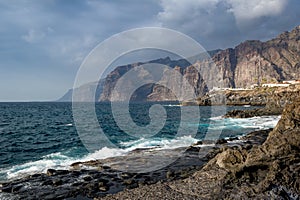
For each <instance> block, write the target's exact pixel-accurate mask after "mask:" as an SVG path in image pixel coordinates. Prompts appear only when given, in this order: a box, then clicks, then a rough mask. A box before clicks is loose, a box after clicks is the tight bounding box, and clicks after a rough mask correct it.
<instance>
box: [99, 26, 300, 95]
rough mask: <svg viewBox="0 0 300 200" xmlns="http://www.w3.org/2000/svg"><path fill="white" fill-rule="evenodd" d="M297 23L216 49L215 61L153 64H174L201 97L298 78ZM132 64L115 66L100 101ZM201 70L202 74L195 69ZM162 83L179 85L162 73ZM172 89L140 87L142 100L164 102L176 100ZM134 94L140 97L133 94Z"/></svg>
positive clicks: (298, 43)
mask: <svg viewBox="0 0 300 200" xmlns="http://www.w3.org/2000/svg"><path fill="white" fill-rule="evenodd" d="M299 38H300V26H298V27H296V28H295V29H294V30H292V31H291V32H284V33H282V34H281V35H279V36H278V37H276V38H274V39H272V40H269V41H266V42H261V41H256V40H252V41H246V42H243V43H241V44H239V45H238V46H236V47H235V48H234V49H232V48H229V49H226V50H222V51H216V52H214V54H211V55H212V60H213V62H214V64H212V63H211V62H208V61H207V60H201V61H197V62H196V63H194V64H193V65H192V66H187V65H186V63H182V60H181V61H180V62H179V61H173V62H171V60H170V59H169V58H166V59H160V60H157V61H155V62H156V63H161V64H166V65H169V66H171V67H174V66H176V67H175V68H174V70H176V71H178V72H180V73H181V74H182V76H183V77H184V78H186V79H187V80H188V82H189V83H190V84H191V85H192V86H193V87H194V88H195V89H194V90H195V94H196V95H197V96H203V95H204V94H205V93H206V92H207V91H208V90H210V89H212V88H213V87H233V88H235V87H237V88H239V87H242V88H246V87H250V86H251V85H253V84H259V85H261V84H263V83H270V82H274V83H276V82H279V81H282V80H290V79H300V41H299ZM132 67H134V65H130V66H127V67H119V68H116V69H115V70H114V71H113V72H112V73H111V74H110V75H109V76H108V77H107V80H106V83H105V85H104V92H103V93H102V95H101V98H100V100H102V101H103V100H109V99H110V93H111V91H112V89H113V87H114V85H115V83H116V81H117V80H118V78H119V77H120V76H121V75H122V74H123V73H124V72H125V71H126V70H130V69H131V68H132ZM196 69H198V70H200V72H201V73H199V72H198V70H196ZM161 82H168V83H170V85H172V84H173V85H176V84H178V80H176V79H174V77H172V76H169V77H166V76H164V77H163V78H162V80H161ZM173 89H174V88H165V87H163V86H161V85H159V84H156V85H152V86H151V87H149V86H147V87H146V88H145V90H143V89H140V90H139V91H140V92H141V95H144V97H143V98H142V99H143V100H147V101H165V100H176V99H177V98H176V96H175V95H174V93H172V90H173ZM136 96H139V94H138V93H136Z"/></svg>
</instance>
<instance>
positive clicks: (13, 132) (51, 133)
mask: <svg viewBox="0 0 300 200" xmlns="http://www.w3.org/2000/svg"><path fill="white" fill-rule="evenodd" d="M154 104H157V103H145V102H140V103H137V102H135V103H131V104H130V106H129V110H130V112H129V113H130V117H131V118H132V121H133V122H134V123H135V124H136V125H137V126H144V127H145V126H146V125H147V124H149V123H151V116H150V115H149V109H150V108H151V107H152V106H153V105H154ZM160 105H161V106H162V108H164V109H165V112H166V120H165V123H164V125H163V127H162V128H161V130H159V132H158V133H156V134H154V135H151V137H145V135H141V136H139V133H134V136H132V135H130V134H128V133H126V131H124V130H123V129H122V128H121V127H119V126H118V124H117V123H116V121H115V120H114V117H116V116H115V115H116V114H117V115H118V114H120V115H121V114H122V113H114V114H112V108H111V104H110V103H96V104H95V105H94V106H95V111H96V116H97V120H98V122H99V124H100V127H101V129H102V130H103V132H104V133H105V135H106V136H107V138H108V139H109V140H110V142H111V143H112V144H114V145H115V146H114V147H112V146H109V147H108V146H103V145H99V148H98V149H95V150H94V151H90V150H88V148H86V146H85V144H84V142H82V137H80V134H79V133H78V132H77V129H76V123H75V122H74V118H73V112H72V103H68V102H26V103H21V102H16V103H14V102H8V103H4V102H3V103H0V182H3V181H9V180H11V179H16V178H20V177H22V176H27V175H30V174H34V173H43V172H46V170H47V169H49V168H55V169H68V168H69V166H70V165H71V164H72V163H74V162H78V161H89V160H94V159H104V158H109V157H115V156H124V155H126V154H128V153H129V152H132V151H134V150H136V149H147V148H156V149H175V148H179V147H185V146H189V145H191V144H194V143H196V142H197V141H200V140H204V139H205V138H206V137H205V136H206V134H208V133H213V132H218V133H220V134H218V136H219V138H220V139H221V138H230V137H237V138H239V137H241V136H243V135H245V134H246V133H249V132H251V131H255V130H263V129H269V128H273V127H275V125H276V124H277V122H278V120H279V119H280V116H262V117H253V118H248V119H234V118H223V117H222V116H223V114H224V113H223V112H224V107H217V106H216V107H213V108H214V109H213V112H212V107H210V106H202V107H199V112H200V114H201V115H200V119H199V120H194V119H195V118H190V119H186V120H184V121H182V120H183V119H182V117H181V110H182V107H181V106H180V105H179V104H178V103H176V102H165V103H160ZM253 108H256V107H249V106H226V107H225V109H226V111H230V110H233V109H242V110H244V109H253ZM180 126H187V127H196V128H197V129H196V130H197V131H196V134H191V133H189V131H186V132H184V133H183V134H180V135H177V134H176V133H177V132H178V129H179V127H180ZM90 128H91V127H89V126H86V127H85V129H86V131H87V132H89V129H90ZM129 128H130V127H129ZM183 130H184V129H183ZM187 130H188V129H187ZM91 131H92V130H91Z"/></svg>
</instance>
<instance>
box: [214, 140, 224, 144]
mask: <svg viewBox="0 0 300 200" xmlns="http://www.w3.org/2000/svg"><path fill="white" fill-rule="evenodd" d="M226 143H227V140H225V139H219V140H218V141H217V142H216V144H226Z"/></svg>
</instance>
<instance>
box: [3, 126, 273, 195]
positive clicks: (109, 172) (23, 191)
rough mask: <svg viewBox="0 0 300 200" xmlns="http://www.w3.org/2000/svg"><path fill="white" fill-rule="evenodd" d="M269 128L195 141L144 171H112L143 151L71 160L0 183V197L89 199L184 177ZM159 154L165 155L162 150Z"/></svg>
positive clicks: (259, 140)
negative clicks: (171, 158) (60, 166)
mask: <svg viewBox="0 0 300 200" xmlns="http://www.w3.org/2000/svg"><path fill="white" fill-rule="evenodd" d="M270 131H271V130H262V131H257V132H253V133H250V134H248V135H247V136H245V137H243V138H241V140H237V138H233V139H229V140H224V139H222V140H219V141H217V142H216V144H215V145H211V141H203V142H198V143H197V144H194V145H193V146H190V147H188V148H187V149H186V151H185V152H184V154H183V155H182V156H181V157H180V158H179V159H177V160H176V161H175V162H174V163H172V164H170V165H169V166H167V167H164V168H162V169H159V170H156V171H153V172H148V173H129V172H124V171H120V170H116V166H120V165H124V163H123V162H124V159H125V160H126V158H127V159H128V160H130V159H131V157H130V156H134V157H135V161H134V162H137V161H139V159H140V160H141V159H143V156H142V155H139V153H141V152H143V150H141V151H138V150H137V151H135V152H132V154H129V155H127V156H125V157H126V158H124V157H114V158H107V159H104V160H94V161H87V162H77V163H73V164H72V165H71V166H70V170H55V169H48V170H47V173H46V174H34V175H31V176H28V177H25V178H21V179H19V180H13V181H11V182H7V183H2V184H1V185H0V191H1V192H0V197H1V198H0V199H5V198H6V199H93V198H100V197H105V196H107V195H109V194H110V195H111V194H115V193H118V192H120V191H124V190H128V189H132V188H139V187H142V186H144V185H145V187H147V186H148V185H152V184H158V183H159V184H161V183H170V182H173V181H176V180H181V179H186V178H188V177H190V176H191V175H192V174H194V173H196V172H197V171H199V170H200V169H201V168H202V167H203V166H204V165H205V164H206V163H207V162H208V161H209V160H211V159H212V158H213V157H215V155H217V154H218V153H220V152H221V151H223V149H224V148H228V147H230V146H235V147H236V148H252V146H253V145H258V144H262V143H263V141H264V140H265V139H266V138H267V135H268V133H269V132H270ZM206 144H210V145H206ZM176 150H178V151H182V149H180V148H179V149H174V150H169V152H170V151H171V152H176ZM163 155H164V156H165V155H166V152H165V153H163ZM161 159H163V157H162V158H161ZM118 162H119V164H118ZM112 163H113V164H112ZM116 163H117V164H116ZM110 164H112V165H110ZM107 198H109V197H107Z"/></svg>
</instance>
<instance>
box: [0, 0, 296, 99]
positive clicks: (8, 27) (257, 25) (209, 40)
mask: <svg viewBox="0 0 300 200" xmlns="http://www.w3.org/2000/svg"><path fill="white" fill-rule="evenodd" d="M299 19H300V1H299V0H251V1H249V0H42V1H41V0H10V1H6V0H1V1H0V101H51V100H56V99H58V98H59V97H61V96H62V95H63V94H64V93H65V92H66V91H67V90H68V89H69V88H72V87H73V83H74V80H75V77H76V73H77V71H78V69H79V67H80V65H81V63H82V62H83V60H84V58H85V57H86V56H87V55H88V53H89V52H90V51H91V50H92V49H93V48H94V47H96V45H97V44H99V43H100V42H102V41H104V40H105V39H107V38H109V37H110V36H112V35H114V34H117V33H119V32H122V31H126V30H129V29H132V28H142V27H164V28H170V29H174V30H176V31H180V32H182V33H184V34H186V35H188V36H190V37H192V38H193V39H195V40H196V41H197V42H199V43H200V44H201V45H202V46H203V47H204V48H205V49H206V50H213V49H219V48H221V49H225V48H229V47H234V46H236V45H238V44H239V43H241V42H242V41H244V40H247V39H258V40H262V41H265V40H268V39H270V38H273V37H275V36H277V35H278V34H280V33H281V32H283V31H289V30H291V29H293V28H294V27H296V26H297V25H300V20H299Z"/></svg>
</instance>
